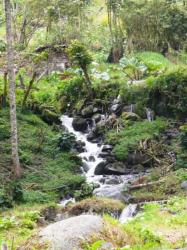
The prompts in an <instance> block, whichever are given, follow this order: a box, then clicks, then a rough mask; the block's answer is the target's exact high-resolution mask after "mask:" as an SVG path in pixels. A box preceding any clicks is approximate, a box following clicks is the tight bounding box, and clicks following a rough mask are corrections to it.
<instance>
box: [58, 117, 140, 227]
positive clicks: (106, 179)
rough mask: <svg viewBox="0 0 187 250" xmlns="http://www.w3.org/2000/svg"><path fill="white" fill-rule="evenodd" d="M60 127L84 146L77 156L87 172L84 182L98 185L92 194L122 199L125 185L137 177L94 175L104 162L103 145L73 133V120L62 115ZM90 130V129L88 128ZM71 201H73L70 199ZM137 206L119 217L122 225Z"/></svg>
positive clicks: (129, 208) (134, 211)
mask: <svg viewBox="0 0 187 250" xmlns="http://www.w3.org/2000/svg"><path fill="white" fill-rule="evenodd" d="M61 121H62V125H63V126H64V127H65V129H66V130H67V131H68V132H69V133H72V134H74V135H75V137H76V139H77V141H81V142H83V143H84V145H85V147H84V148H85V150H84V152H83V153H80V154H79V157H81V159H82V161H83V164H85V165H86V167H87V169H88V170H87V172H84V171H83V172H84V175H85V176H86V180H87V182H88V183H96V184H98V186H99V187H98V188H96V189H95V190H94V194H95V195H96V196H99V197H108V198H115V199H119V200H121V199H122V191H123V188H124V186H125V184H128V182H129V181H130V180H132V179H134V178H135V177H136V176H137V175H120V176H119V175H107V176H103V175H95V174H94V172H95V169H96V167H97V165H98V164H99V163H101V162H104V161H105V159H104V158H102V157H101V156H100V154H101V153H102V149H103V146H104V145H100V144H97V143H92V142H89V141H88V140H87V136H88V133H82V132H78V131H75V130H74V128H73V126H72V122H73V118H71V117H69V116H67V115H63V116H61ZM89 129H90V130H91V129H92V128H89ZM114 183H116V184H114ZM69 201H70V200H65V201H63V203H62V204H63V205H66V204H67V203H68V202H69ZM71 201H74V200H73V199H71ZM136 210H137V205H133V204H130V205H129V206H127V207H126V208H125V209H124V211H123V212H122V214H121V216H120V221H121V222H122V223H126V222H127V221H128V220H129V218H132V217H133V216H134V214H135V213H136Z"/></svg>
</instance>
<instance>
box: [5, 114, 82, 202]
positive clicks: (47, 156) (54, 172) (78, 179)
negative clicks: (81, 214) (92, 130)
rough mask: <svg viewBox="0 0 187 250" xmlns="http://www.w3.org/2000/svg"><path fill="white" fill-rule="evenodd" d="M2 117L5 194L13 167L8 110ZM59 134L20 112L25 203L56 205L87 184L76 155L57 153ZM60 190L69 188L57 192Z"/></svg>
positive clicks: (19, 122)
mask: <svg viewBox="0 0 187 250" xmlns="http://www.w3.org/2000/svg"><path fill="white" fill-rule="evenodd" d="M0 116H1V118H0V126H1V127H2V130H1V133H0V148H1V149H2V150H1V151H0V159H1V160H0V169H1V175H0V180H1V184H0V189H1V190H4V189H5V188H6V186H7V183H9V182H10V165H11V159H10V155H11V150H10V130H9V113H8V110H6V109H4V110H1V111H0ZM2 124H4V125H2ZM3 126H4V127H3ZM59 133H60V131H59V130H58V129H56V128H54V127H50V126H48V125H47V124H46V123H44V122H43V121H42V120H41V119H40V118H39V117H37V116H36V115H34V114H32V113H31V112H30V111H27V112H24V113H21V112H19V111H18V134H19V154H20V160H21V165H22V169H23V176H22V178H21V179H20V181H19V182H20V184H21V187H22V190H23V199H24V201H25V202H30V203H33V202H42V203H44V202H50V201H55V200H57V199H58V198H59V197H60V196H62V197H63V195H65V194H66V192H69V193H72V192H74V191H73V190H76V189H78V188H79V187H80V186H81V184H82V183H83V182H84V177H82V176H81V175H80V165H81V161H80V159H79V158H77V157H76V155H75V154H74V153H71V152H61V151H60V150H59V149H58V147H57V138H58V134H59ZM10 183H11V182H10ZM61 186H66V188H65V189H60V188H58V187H61ZM59 190H61V192H59Z"/></svg>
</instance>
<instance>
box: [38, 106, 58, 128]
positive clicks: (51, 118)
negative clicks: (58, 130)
mask: <svg viewBox="0 0 187 250" xmlns="http://www.w3.org/2000/svg"><path fill="white" fill-rule="evenodd" d="M41 117H42V119H43V120H44V121H45V122H47V123H48V124H50V125H52V124H53V123H56V124H60V123H61V122H60V119H59V116H58V114H57V113H55V112H54V111H51V110H49V109H44V110H43V111H42V115H41Z"/></svg>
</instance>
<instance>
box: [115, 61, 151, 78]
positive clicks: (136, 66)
mask: <svg viewBox="0 0 187 250" xmlns="http://www.w3.org/2000/svg"><path fill="white" fill-rule="evenodd" d="M120 66H121V67H122V69H123V71H124V72H125V74H126V76H127V77H128V78H129V79H130V80H131V81H133V80H140V79H141V78H142V76H143V75H144V74H145V73H146V71H147V67H146V66H145V65H144V64H143V63H142V62H141V61H139V60H138V59H137V58H136V57H132V58H127V57H123V58H122V59H121V60H120Z"/></svg>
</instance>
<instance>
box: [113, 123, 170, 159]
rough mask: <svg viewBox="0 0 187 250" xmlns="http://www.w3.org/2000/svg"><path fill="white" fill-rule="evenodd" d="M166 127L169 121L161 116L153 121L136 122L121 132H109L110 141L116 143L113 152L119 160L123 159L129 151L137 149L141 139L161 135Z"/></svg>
mask: <svg viewBox="0 0 187 250" xmlns="http://www.w3.org/2000/svg"><path fill="white" fill-rule="evenodd" d="M166 127H167V121H166V120H164V119H160V118H159V119H157V120H155V121H153V122H149V121H143V122H136V123H134V124H133V125H132V126H128V127H126V128H125V129H123V130H122V131H121V132H119V133H116V131H115V132H114V131H113V132H109V134H108V142H109V143H111V144H114V145H115V147H114V150H113V152H114V154H115V156H116V157H117V159H118V160H122V161H123V160H124V159H125V158H126V157H127V155H128V153H129V151H133V150H135V149H137V147H138V144H139V142H140V141H141V140H145V139H152V138H154V137H157V136H159V134H160V133H161V132H162V131H163V130H164V129H165V128H166Z"/></svg>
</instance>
